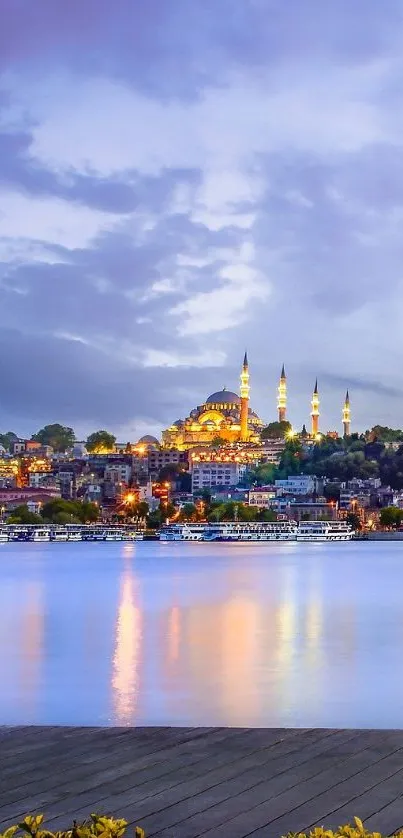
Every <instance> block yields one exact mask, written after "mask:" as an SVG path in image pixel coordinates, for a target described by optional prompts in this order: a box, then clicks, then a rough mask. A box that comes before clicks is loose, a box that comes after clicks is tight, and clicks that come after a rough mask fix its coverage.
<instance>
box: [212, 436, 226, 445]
mask: <svg viewBox="0 0 403 838" xmlns="http://www.w3.org/2000/svg"><path fill="white" fill-rule="evenodd" d="M226 444H227V441H226V440H225V439H224V438H223V437H222V436H215V437H213V439H212V440H211V443H210V446H211V448H222V446H223V445H226Z"/></svg>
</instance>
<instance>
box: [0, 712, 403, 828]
mask: <svg viewBox="0 0 403 838" xmlns="http://www.w3.org/2000/svg"><path fill="white" fill-rule="evenodd" d="M0 754H1V771H0V829H3V828H5V827H6V826H8V825H9V824H10V823H12V822H15V821H17V820H19V819H21V817H23V815H24V814H27V813H28V812H38V811H44V812H45V814H46V817H47V825H48V826H49V828H53V829H59V828H62V827H64V826H66V825H70V824H71V822H72V820H73V818H75V817H77V818H79V819H80V818H84V817H87V816H88V815H89V814H90V813H91V812H92V811H98V812H100V813H111V814H114V815H116V816H120V817H126V818H127V819H128V821H129V822H130V823H137V824H139V825H141V826H143V827H144V828H145V830H146V834H147V836H156V838H157V837H158V838H174V836H175V838H198V836H201V835H203V836H206V835H208V836H209V838H213V835H214V838H226V836H228V838H230V837H231V838H246V836H254V838H261V836H262V838H263V836H266V835H267V836H270V838H280V836H281V835H284V834H285V833H286V832H287V831H289V830H304V829H307V828H309V827H312V826H314V825H317V824H322V823H325V824H326V825H327V826H332V827H334V826H337V825H338V824H340V823H343V822H347V821H351V820H352V818H353V817H354V815H357V816H358V817H360V818H362V819H363V820H365V822H366V823H367V825H368V826H369V827H370V828H371V829H374V830H379V831H382V832H384V833H385V834H392V833H393V832H394V831H396V830H397V829H399V828H400V827H402V825H403V731H386V730H385V731H381V730H379V731H369V730H363V731H358V730H355V731H354V730H343V731H332V730H274V729H265V730H256V729H251V730H243V729H240V728H205V729H191V728H138V729H135V728H127V729H125V728H72V727H69V728H63V727H44V728H39V727H35V728H30V727H19V728H0Z"/></svg>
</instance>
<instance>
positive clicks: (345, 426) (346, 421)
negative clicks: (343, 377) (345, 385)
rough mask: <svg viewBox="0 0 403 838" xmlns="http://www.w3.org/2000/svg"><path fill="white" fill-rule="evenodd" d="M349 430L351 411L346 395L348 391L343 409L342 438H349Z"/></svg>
mask: <svg viewBox="0 0 403 838" xmlns="http://www.w3.org/2000/svg"><path fill="white" fill-rule="evenodd" d="M350 428H351V410H350V396H349V395H348V390H347V393H346V398H345V402H344V407H343V433H344V436H350Z"/></svg>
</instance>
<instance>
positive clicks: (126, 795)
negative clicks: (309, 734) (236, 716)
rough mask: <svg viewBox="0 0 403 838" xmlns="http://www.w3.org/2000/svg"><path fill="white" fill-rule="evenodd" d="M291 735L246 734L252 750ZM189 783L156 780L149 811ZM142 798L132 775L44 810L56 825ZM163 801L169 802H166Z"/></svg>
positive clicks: (237, 765) (234, 757) (235, 760)
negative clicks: (123, 783) (168, 783)
mask: <svg viewBox="0 0 403 838" xmlns="http://www.w3.org/2000/svg"><path fill="white" fill-rule="evenodd" d="M294 735H297V736H298V735H299V734H298V733H295V732H290V731H284V730H280V731H274V730H268V731H266V732H265V740H264V741H262V732H261V731H259V730H256V731H251V732H250V734H249V737H250V740H251V739H252V738H254V739H255V743H254V746H253V745H252V744H251V750H252V748H253V747H254V748H255V749H257V748H259V747H260V749H262V748H264V747H267V748H270V747H272V746H273V745H275V744H277V743H281V742H284V741H287V740H288V739H289V738H290V737H292V736H294ZM228 753H229V757H227V759H226V761H228V759H229V760H230V764H231V766H232V769H231V768H230V769H226V770H232V771H234V772H235V773H239V772H240V771H242V761H241V760H240V759H239V752H238V753H237V749H236V748H230V751H229V752H228ZM220 770H221V769H220ZM211 773H212V772H211V771H207V772H206V771H203V773H202V774H201V776H200V777H199V778H198V779H196V780H195V781H193V782H194V783H195V784H198V785H199V786H200V788H202V789H203V788H207V787H208V785H209V782H210V780H209V778H210V775H211ZM160 785H161V786H162V791H160ZM189 785H191V784H189V783H188V782H187V781H185V782H182V783H180V784H179V785H176V786H174V788H172V789H168V790H165V788H164V783H162V784H159V783H158V780H157V781H156V785H155V789H154V794H152V793H151V792H150V791H148V793H147V796H146V798H145V803H144V806H146V807H148V809H149V810H150V812H153V811H155V809H156V808H157V806H158V804H161V802H162V808H164V807H165V806H166V805H172V804H173V803H175V802H179V801H180V800H181V799H182V798H183V797H184V796H186V790H187V788H188V787H189ZM141 800H143V789H142V787H141V786H140V787H139V789H137V788H136V786H135V778H133V780H132V781H131V782H130V783H127V782H126V788H125V789H124V790H121V791H119V789H118V787H115V786H114V785H113V784H107V785H106V786H105V787H104V788H103V790H102V792H101V789H100V788H97V789H94V790H93V792H90V793H88V792H84V793H82V794H79V795H77V796H76V797H71V798H68V799H67V801H62V802H61V803H60V804H58V805H56V806H55V807H53V806H50V807H48V809H47V812H48V814H49V818H50V819H51V821H50V822H51V824H52V825H54V824H56V825H57V824H58V823H59V819H60V818H63V819H64V822H68V820H69V819H71V815H72V813H74V812H76V814H77V817H78V818H81V817H86V815H88V811H89V808H90V809H91V810H92V811H93V810H94V807H95V808H97V809H99V810H100V809H102V810H103V811H111V810H112V809H113V810H114V811H118V810H119V807H121V806H123V805H125V804H127V802H128V801H129V803H130V804H133V805H134V804H136V807H137V804H138V803H139V802H140V801H141ZM166 801H168V804H167V802H166ZM150 812H149V813H150Z"/></svg>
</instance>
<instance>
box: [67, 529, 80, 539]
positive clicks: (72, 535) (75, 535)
mask: <svg viewBox="0 0 403 838" xmlns="http://www.w3.org/2000/svg"><path fill="white" fill-rule="evenodd" d="M67 540H68V541H82V535H81V530H68V531H67Z"/></svg>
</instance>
